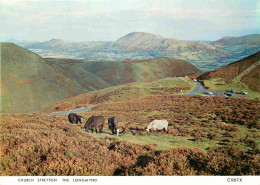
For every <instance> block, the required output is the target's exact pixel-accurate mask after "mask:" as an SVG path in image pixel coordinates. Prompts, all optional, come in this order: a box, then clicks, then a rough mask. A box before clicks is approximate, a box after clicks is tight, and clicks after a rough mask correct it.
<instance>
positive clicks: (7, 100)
mask: <svg viewBox="0 0 260 185" xmlns="http://www.w3.org/2000/svg"><path fill="white" fill-rule="evenodd" d="M1 53H2V66H1V67H2V68H1V70H2V71H1V72H2V77H1V93H2V94H1V98H2V110H1V111H2V112H6V113H7V112H8V113H22V112H33V111H39V110H41V109H42V108H44V107H47V106H49V105H51V104H53V103H55V102H58V101H60V100H62V99H65V98H68V97H71V96H75V95H78V94H82V93H84V92H89V91H93V90H97V89H103V88H106V87H111V86H114V85H120V84H124V83H128V82H135V81H142V80H149V79H157V78H165V77H172V76H185V75H188V74H193V73H198V72H200V70H198V69H197V68H195V67H194V66H192V65H191V64H190V63H188V62H186V61H182V60H175V59H169V58H160V59H154V60H143V61H124V62H106V61H104V62H96V61H95V62H93V61H85V60H67V59H60V60H58V59H48V60H45V59H43V58H41V57H39V56H38V55H36V54H34V53H32V52H31V51H28V50H26V49H24V48H22V47H19V46H17V45H15V44H11V43H2V44H1Z"/></svg>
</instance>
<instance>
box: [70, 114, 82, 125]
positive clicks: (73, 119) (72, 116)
mask: <svg viewBox="0 0 260 185" xmlns="http://www.w3.org/2000/svg"><path fill="white" fill-rule="evenodd" d="M68 119H69V122H71V123H72V124H74V123H75V124H78V122H80V123H81V124H82V122H83V117H82V116H79V115H77V114H75V113H70V114H69V115H68Z"/></svg>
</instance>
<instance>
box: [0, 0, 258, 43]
mask: <svg viewBox="0 0 260 185" xmlns="http://www.w3.org/2000/svg"><path fill="white" fill-rule="evenodd" d="M131 32H147V33H152V34H155V35H160V36H162V37H165V38H175V39H181V40H217V39H220V38H222V37H225V36H242V35H247V34H260V1H259V0H59V1H50V0H27V1H24V0H0V40H1V41H6V40H9V39H16V40H23V41H47V40H50V39H53V38H55V39H63V40H66V41H75V42H80V41H115V40H117V39H119V38H120V37H122V36H124V35H126V34H128V33H131Z"/></svg>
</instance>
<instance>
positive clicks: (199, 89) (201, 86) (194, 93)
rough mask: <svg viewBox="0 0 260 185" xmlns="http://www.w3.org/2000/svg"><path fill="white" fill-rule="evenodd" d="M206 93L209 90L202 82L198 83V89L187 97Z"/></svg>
mask: <svg viewBox="0 0 260 185" xmlns="http://www.w3.org/2000/svg"><path fill="white" fill-rule="evenodd" d="M204 91H207V89H205V88H204V87H203V85H202V84H201V83H200V82H196V88H195V89H194V90H193V91H191V92H189V93H187V94H186V95H196V94H199V93H203V92H204Z"/></svg>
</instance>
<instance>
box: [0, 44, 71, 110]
mask: <svg viewBox="0 0 260 185" xmlns="http://www.w3.org/2000/svg"><path fill="white" fill-rule="evenodd" d="M73 85H74V84H73V82H72V81H71V80H70V79H68V78H66V76H64V75H63V74H58V73H56V72H55V70H54V69H53V68H52V67H51V66H49V65H48V64H47V63H46V61H45V60H44V59H42V58H41V57H39V56H38V55H36V54H34V53H32V52H31V51H28V50H26V49H24V48H22V47H19V46H17V45H15V44H11V43H1V112H9V113H14V112H16V113H22V112H32V111H37V110H40V109H42V108H44V107H46V106H48V105H50V104H52V103H54V102H57V101H60V100H62V99H64V98H67V97H69V96H72V95H75V91H74V90H73V88H72V87H73Z"/></svg>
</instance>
